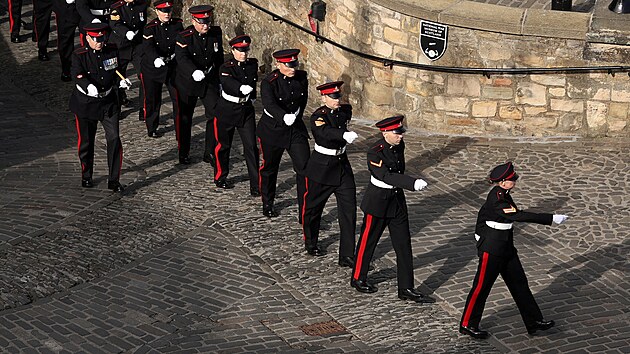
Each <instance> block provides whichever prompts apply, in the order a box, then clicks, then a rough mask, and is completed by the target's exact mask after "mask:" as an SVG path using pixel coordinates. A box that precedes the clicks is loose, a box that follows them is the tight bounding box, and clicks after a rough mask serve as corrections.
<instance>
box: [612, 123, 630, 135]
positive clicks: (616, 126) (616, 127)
mask: <svg viewBox="0 0 630 354" xmlns="http://www.w3.org/2000/svg"><path fill="white" fill-rule="evenodd" d="M627 126H628V122H627V121H625V120H611V121H609V122H608V131H609V132H615V133H616V132H622V131H623V130H624V129H626V127H627Z"/></svg>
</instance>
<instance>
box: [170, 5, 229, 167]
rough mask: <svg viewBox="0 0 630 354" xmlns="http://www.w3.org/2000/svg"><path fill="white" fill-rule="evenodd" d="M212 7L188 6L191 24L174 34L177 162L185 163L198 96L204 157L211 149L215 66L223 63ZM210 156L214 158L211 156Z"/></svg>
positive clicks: (216, 92) (216, 81)
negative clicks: (203, 129)
mask: <svg viewBox="0 0 630 354" xmlns="http://www.w3.org/2000/svg"><path fill="white" fill-rule="evenodd" d="M212 10H213V7H212V6H210V5H198V6H193V7H191V8H189V9H188V12H190V14H191V15H192V18H193V24H192V25H191V26H189V27H188V28H186V29H185V30H184V31H182V32H180V33H179V35H178V36H177V41H176V44H177V46H176V47H175V57H176V58H177V68H176V70H175V88H176V89H177V101H178V104H179V115H178V117H177V118H176V122H175V132H176V133H177V143H178V148H179V162H180V163H181V164H189V163H190V158H189V157H188V154H189V153H190V135H191V129H192V117H193V112H194V110H195V105H196V104H197V99H198V98H201V100H202V102H203V106H204V108H205V116H206V119H207V122H206V149H205V153H204V158H208V156H207V154H209V153H210V152H211V151H212V150H214V146H215V142H214V134H213V127H214V118H215V112H214V109H215V106H216V104H217V100H218V97H219V67H220V66H221V64H223V62H224V61H225V60H224V57H223V40H222V37H223V35H222V31H221V28H220V27H219V26H211V25H210V24H211V22H212ZM212 159H214V157H212Z"/></svg>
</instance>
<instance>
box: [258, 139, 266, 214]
mask: <svg viewBox="0 0 630 354" xmlns="http://www.w3.org/2000/svg"><path fill="white" fill-rule="evenodd" d="M258 145H260V168H259V169H258V191H259V192H260V199H261V200H262V201H263V203H264V202H265V199H264V196H263V194H262V170H263V168H265V152H264V150H263V148H262V141H261V140H260V138H258Z"/></svg>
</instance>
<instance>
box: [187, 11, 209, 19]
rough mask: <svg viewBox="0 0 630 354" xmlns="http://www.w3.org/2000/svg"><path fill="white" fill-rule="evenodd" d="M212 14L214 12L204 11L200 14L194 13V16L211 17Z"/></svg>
mask: <svg viewBox="0 0 630 354" xmlns="http://www.w3.org/2000/svg"><path fill="white" fill-rule="evenodd" d="M210 16H212V12H202V13H199V14H192V17H194V18H206V17H210Z"/></svg>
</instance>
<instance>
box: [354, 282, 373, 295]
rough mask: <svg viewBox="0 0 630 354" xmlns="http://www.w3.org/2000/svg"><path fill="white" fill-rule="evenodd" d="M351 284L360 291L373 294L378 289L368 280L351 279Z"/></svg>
mask: <svg viewBox="0 0 630 354" xmlns="http://www.w3.org/2000/svg"><path fill="white" fill-rule="evenodd" d="M350 286H352V287H353V288H355V289H357V291H358V292H360V293H366V294H372V293H375V292H377V291H378V288H377V287H376V286H375V285H372V284H370V283H368V281H367V280H354V279H351V280H350Z"/></svg>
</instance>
